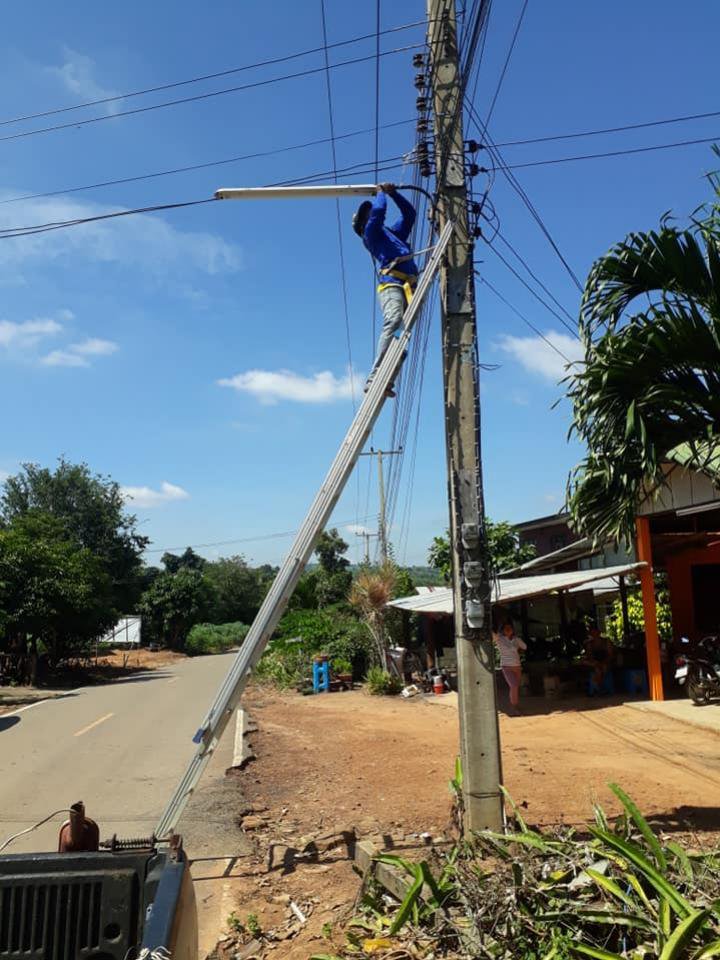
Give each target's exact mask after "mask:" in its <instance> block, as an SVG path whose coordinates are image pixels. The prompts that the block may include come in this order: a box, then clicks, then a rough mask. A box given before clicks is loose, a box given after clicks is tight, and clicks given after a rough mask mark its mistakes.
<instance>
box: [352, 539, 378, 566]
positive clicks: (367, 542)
mask: <svg viewBox="0 0 720 960" xmlns="http://www.w3.org/2000/svg"><path fill="white" fill-rule="evenodd" d="M355 536H356V537H362V538H363V540H364V541H365V563H366V564H368V566H369V565H370V541H371V540H372V538H373V537H376V536H377V534H376V533H369V532H368V531H367V530H363V531H362V533H359V532H358V531H355Z"/></svg>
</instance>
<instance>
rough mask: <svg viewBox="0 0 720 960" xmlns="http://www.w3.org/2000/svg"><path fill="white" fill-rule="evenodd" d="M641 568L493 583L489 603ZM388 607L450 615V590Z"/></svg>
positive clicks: (554, 591) (537, 594)
mask: <svg viewBox="0 0 720 960" xmlns="http://www.w3.org/2000/svg"><path fill="white" fill-rule="evenodd" d="M644 566H645V564H644V563H626V564H620V565H618V566H614V567H599V568H597V569H595V570H571V571H570V572H568V573H546V574H542V575H541V576H537V577H518V578H517V579H513V580H508V579H503V580H497V581H496V582H495V583H494V584H493V589H492V602H493V603H512V601H513V600H527V599H529V598H530V597H542V596H548V595H552V594H557V593H561V592H564V591H567V590H572V589H574V588H577V587H580V586H582V585H583V584H586V583H594V582H595V581H597V580H606V579H607V578H610V577H620V576H627V575H628V574H630V573H637V572H638V571H639V570H641V569H642V568H643V567H644ZM388 606H391V607H397V608H398V609H399V610H410V611H412V612H414V613H452V612H453V597H452V590H451V589H450V587H436V588H435V589H433V590H430V591H428V592H423V593H422V594H420V595H419V596H412V597H400V598H398V599H397V600H391V601H390V603H389V604H388Z"/></svg>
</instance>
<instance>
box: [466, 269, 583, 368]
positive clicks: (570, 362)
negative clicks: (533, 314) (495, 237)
mask: <svg viewBox="0 0 720 960" xmlns="http://www.w3.org/2000/svg"><path fill="white" fill-rule="evenodd" d="M475 273H476V274H477V276H478V277H480V280H481V282H482V283H484V284H485V286H486V287H488V289H490V290H492V292H493V293H494V294H495V296H496V297H497V298H498V299H499V300H502V302H503V303H504V304H505V306H506V307H509V308H510V310H512V312H513V313H514V314H516V315H517V316H518V317H520V319H521V320H522V321H523V323H526V324H527V325H528V327H529V328H530V329H531V330H532V331H533V333H535V334H537V336H538V337H540V339H541V340H544V341H545V343H546V344H547V345H548V346H549V347H550V348H551V349H553V350H554V351H555V353H557V354H559V355H560V356H561V357H562V358H563V360H564V361H565V362H566V363H567V364H568V365H569V366H572V365H573V364H575V363H577V362H578V361H577V360H571V359H570V358H569V357H568V356H567V355H566V354H565V353H563V351H562V350H561V349H560V348H559V347H558V346H556V345H555V344H554V343H553V342H552V340H550V339H548V337H546V336H545V334H544V333H542V331H540V330H539V329H538V328H537V327H536V326H535V324H534V323H532V321H531V320H528V318H527V317H526V316H525V315H524V314H523V313H520V311H519V310H518V308H517V307H515V306H513V305H512V303H510V301H509V300H507V299H506V298H505V297H504V296H503V295H502V294H501V293H500V291H499V290H497V289H496V288H495V287H494V286H493V285H492V283H490V281H489V280H488V279H487V278H486V277H482V276H480V273H479V272H478V271H477V270H476V271H475Z"/></svg>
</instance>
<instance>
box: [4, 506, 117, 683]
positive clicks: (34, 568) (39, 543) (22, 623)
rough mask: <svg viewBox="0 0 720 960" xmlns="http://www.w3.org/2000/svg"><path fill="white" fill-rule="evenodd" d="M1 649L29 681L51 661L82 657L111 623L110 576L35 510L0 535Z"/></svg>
mask: <svg viewBox="0 0 720 960" xmlns="http://www.w3.org/2000/svg"><path fill="white" fill-rule="evenodd" d="M0 611H1V613H0V649H4V650H5V651H6V652H9V653H10V654H11V656H12V657H13V658H14V659H15V660H16V663H17V664H21V663H24V664H26V665H27V668H26V669H24V670H21V673H24V674H25V676H26V678H28V679H30V680H31V681H32V682H35V679H36V668H37V660H38V654H39V652H43V651H44V652H46V653H47V655H48V657H49V659H50V661H51V662H52V663H53V664H55V663H57V662H58V661H59V660H61V659H63V658H65V657H67V656H70V655H77V654H81V653H83V652H85V651H86V650H87V649H88V648H89V647H90V645H91V644H92V642H93V641H94V640H95V639H96V638H97V637H98V636H99V635H100V634H101V633H103V632H104V631H105V630H107V629H109V628H110V627H111V626H112V624H113V623H114V622H115V621H116V619H117V611H116V610H114V609H113V605H112V589H111V582H110V577H109V576H108V574H107V573H106V571H105V570H104V569H103V564H102V563H101V561H100V560H99V559H98V558H97V557H96V556H94V554H93V553H92V552H91V551H90V550H88V549H86V548H85V547H81V546H79V545H78V543H77V541H76V540H74V539H73V538H72V537H70V536H69V535H68V532H67V529H66V527H65V525H64V524H63V523H62V522H61V521H60V520H59V519H57V518H56V517H54V516H51V515H49V514H46V513H41V512H40V511H37V510H30V511H28V512H26V513H24V514H21V515H18V516H16V517H15V519H14V520H13V521H12V523H10V524H8V525H7V526H6V527H5V528H4V529H3V530H0Z"/></svg>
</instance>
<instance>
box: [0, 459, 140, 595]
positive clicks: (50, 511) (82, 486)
mask: <svg viewBox="0 0 720 960" xmlns="http://www.w3.org/2000/svg"><path fill="white" fill-rule="evenodd" d="M31 511H37V512H40V513H44V514H47V515H49V516H52V517H54V518H55V519H56V520H57V521H58V522H59V523H60V524H61V525H62V527H63V528H64V530H65V532H66V536H67V538H68V539H69V540H71V541H73V542H74V543H76V544H77V545H78V547H82V548H84V549H86V550H89V551H90V553H91V554H92V555H93V556H94V557H95V558H96V560H97V561H98V563H100V564H101V566H102V568H103V569H104V571H105V572H106V573H107V575H108V577H109V578H110V581H111V604H110V605H111V607H112V608H114V609H115V611H116V612H127V611H128V610H130V609H131V607H132V605H133V603H134V601H135V599H136V597H137V595H138V593H139V588H140V585H139V579H138V578H139V576H140V571H141V567H142V561H141V555H142V551H143V550H144V549H145V547H146V546H147V544H148V543H149V540H148V538H147V537H144V536H142V535H141V534H140V533H138V531H137V518H136V517H135V516H134V515H133V514H131V513H128V512H127V511H126V509H125V501H124V498H123V495H122V492H121V489H120V486H119V484H117V483H116V482H115V481H114V480H112V479H111V478H110V477H105V476H102V475H100V474H94V473H91V471H90V469H89V467H88V466H87V464H85V463H70V462H69V461H68V460H65V459H64V458H62V457H61V458H60V460H59V461H58V464H57V467H56V468H55V470H50V469H48V468H47V467H40V466H38V464H34V463H24V464H23V465H22V467H21V470H20V472H19V473H17V474H15V475H14V476H11V477H8V478H7V480H5V483H4V485H3V489H2V493H1V494H0V526H4V527H7V526H10V525H12V524H13V522H14V521H15V520H17V519H18V518H19V517H23V516H26V515H27V514H28V513H30V512H31Z"/></svg>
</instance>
